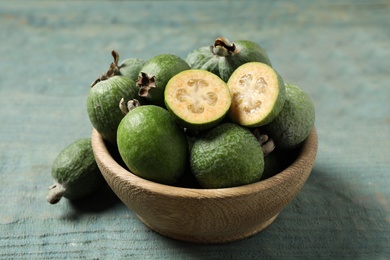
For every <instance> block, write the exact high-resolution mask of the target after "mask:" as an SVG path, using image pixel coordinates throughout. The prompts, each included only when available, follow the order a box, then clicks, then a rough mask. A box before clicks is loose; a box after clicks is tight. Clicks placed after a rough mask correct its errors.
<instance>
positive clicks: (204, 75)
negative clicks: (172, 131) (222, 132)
mask: <svg viewBox="0 0 390 260" xmlns="http://www.w3.org/2000/svg"><path fill="white" fill-rule="evenodd" d="M165 104H166V107H167V109H168V110H169V111H170V112H172V114H173V115H174V116H176V118H177V120H178V122H179V124H180V125H182V126H183V127H185V128H187V129H190V130H193V131H200V130H205V129H208V128H211V127H213V126H215V125H217V124H218V123H219V122H220V121H221V120H222V119H223V118H224V116H225V115H226V113H227V112H228V110H229V107H230V104H231V96H230V91H229V88H228V87H227V85H226V83H225V82H224V81H223V80H222V79H221V78H219V77H218V76H216V75H215V74H213V73H211V72H209V71H206V70H196V69H191V70H185V71H183V72H180V73H178V74H176V75H175V76H173V77H172V78H171V79H170V80H169V81H168V84H167V86H166V88H165Z"/></svg>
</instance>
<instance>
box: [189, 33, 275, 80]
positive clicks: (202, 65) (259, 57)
mask: <svg viewBox="0 0 390 260" xmlns="http://www.w3.org/2000/svg"><path fill="white" fill-rule="evenodd" d="M185 60H186V61H187V63H188V64H189V65H190V67H191V68H192V69H203V70H208V71H210V72H212V73H214V74H216V75H217V76H219V77H221V79H222V80H224V81H225V82H227V81H228V79H229V77H230V75H231V74H232V73H233V71H234V70H236V69H237V68H238V67H239V66H241V65H242V64H244V63H247V62H252V61H257V62H262V63H265V64H267V65H269V66H272V64H271V61H270V59H269V57H268V54H267V52H266V51H265V50H264V48H263V47H262V46H260V45H259V44H257V43H256V42H253V41H249V40H237V41H235V42H230V41H229V40H228V39H227V38H225V37H219V38H217V39H216V40H215V41H214V44H213V45H212V46H203V47H200V48H197V49H195V50H193V51H191V52H190V53H189V54H188V55H187V57H186V58H185Z"/></svg>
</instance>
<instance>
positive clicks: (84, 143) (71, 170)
mask: <svg viewBox="0 0 390 260" xmlns="http://www.w3.org/2000/svg"><path fill="white" fill-rule="evenodd" d="M51 173H52V177H53V179H54V180H55V181H56V182H58V183H59V184H61V185H62V186H64V187H65V189H66V191H65V193H64V194H63V197H65V198H67V199H69V200H76V199H81V198H84V197H87V196H89V195H91V194H92V193H94V192H95V191H96V190H98V189H99V188H100V187H101V186H102V185H103V184H104V178H103V176H102V174H101V173H100V170H99V168H98V166H97V164H96V161H95V157H94V155H93V151H92V145H91V139H90V138H84V139H79V140H77V141H75V142H73V143H71V144H70V145H68V146H67V147H65V148H64V149H63V150H62V151H61V152H60V153H59V154H58V156H57V157H56V159H55V160H54V162H53V165H52V169H51Z"/></svg>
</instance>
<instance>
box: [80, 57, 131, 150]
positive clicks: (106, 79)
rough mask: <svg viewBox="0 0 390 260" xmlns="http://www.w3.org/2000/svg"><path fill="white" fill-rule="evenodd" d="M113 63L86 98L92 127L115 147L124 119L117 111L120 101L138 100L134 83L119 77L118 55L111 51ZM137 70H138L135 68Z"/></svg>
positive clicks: (126, 78)
mask: <svg viewBox="0 0 390 260" xmlns="http://www.w3.org/2000/svg"><path fill="white" fill-rule="evenodd" d="M112 55H113V57H114V62H113V63H111V65H110V67H109V69H108V71H107V72H106V73H105V74H103V75H102V76H100V77H99V78H98V79H97V80H95V81H94V82H93V83H92V85H91V89H90V91H89V93H88V97H87V112H88V116H89V119H90V121H91V124H92V126H93V127H94V128H95V129H96V130H97V131H98V132H99V133H100V134H101V135H102V137H103V138H104V139H105V140H106V141H108V142H109V143H110V144H111V145H116V133H117V128H118V125H119V123H120V121H121V120H122V118H123V117H124V115H123V114H122V112H121V111H120V110H119V109H118V105H119V102H120V101H121V99H122V98H123V99H125V100H126V101H128V100H132V99H137V98H138V89H137V87H136V85H135V82H134V81H133V80H131V79H130V78H129V77H128V76H122V75H120V73H119V71H120V69H119V67H118V65H117V64H118V59H119V55H118V54H117V53H116V52H115V51H113V52H112ZM135 69H136V70H138V68H135Z"/></svg>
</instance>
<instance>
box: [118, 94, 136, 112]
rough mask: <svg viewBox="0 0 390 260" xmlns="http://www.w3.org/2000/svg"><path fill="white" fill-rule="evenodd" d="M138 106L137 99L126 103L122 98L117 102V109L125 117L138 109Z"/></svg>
mask: <svg viewBox="0 0 390 260" xmlns="http://www.w3.org/2000/svg"><path fill="white" fill-rule="evenodd" d="M140 105H141V104H140V103H139V101H138V100H137V99H132V100H129V101H127V102H126V101H125V99H124V98H122V99H121V100H120V101H119V109H120V110H121V112H122V114H123V115H126V114H127V113H129V111H130V110H132V109H134V108H136V107H139V106H140Z"/></svg>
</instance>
